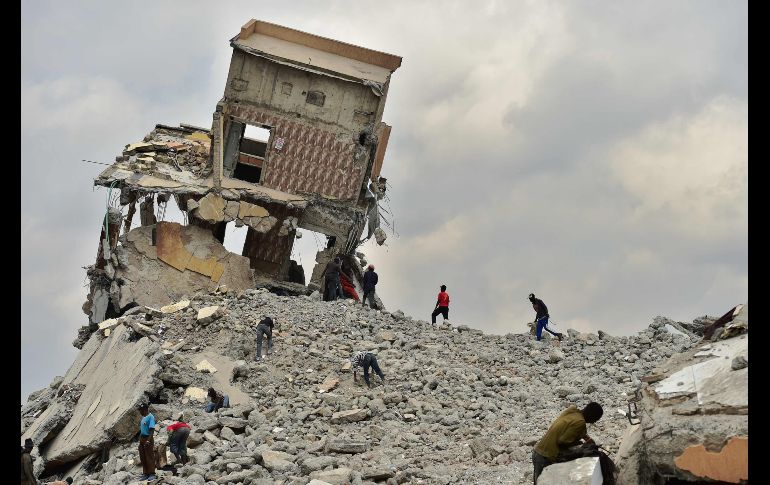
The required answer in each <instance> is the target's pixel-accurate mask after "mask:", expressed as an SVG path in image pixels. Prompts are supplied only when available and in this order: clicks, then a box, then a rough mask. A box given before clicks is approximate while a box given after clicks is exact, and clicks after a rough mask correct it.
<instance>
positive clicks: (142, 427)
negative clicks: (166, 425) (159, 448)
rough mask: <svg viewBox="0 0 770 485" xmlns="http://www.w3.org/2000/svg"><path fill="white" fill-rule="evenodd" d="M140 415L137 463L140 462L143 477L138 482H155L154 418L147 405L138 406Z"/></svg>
mask: <svg viewBox="0 0 770 485" xmlns="http://www.w3.org/2000/svg"><path fill="white" fill-rule="evenodd" d="M139 413H140V414H141V415H142V419H141V421H139V461H141V462H142V473H143V475H142V476H141V477H140V478H139V480H148V481H149V480H155V450H154V448H155V441H154V439H153V433H154V432H155V416H153V415H152V413H150V407H149V405H148V404H142V405H141V406H139Z"/></svg>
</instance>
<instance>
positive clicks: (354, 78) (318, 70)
mask: <svg viewBox="0 0 770 485" xmlns="http://www.w3.org/2000/svg"><path fill="white" fill-rule="evenodd" d="M230 46H231V47H232V48H233V49H238V50H241V51H243V52H245V53H246V54H249V55H252V56H257V57H261V58H263V59H266V60H268V61H270V62H275V63H276V64H281V65H284V66H291V67H293V68H297V69H301V70H303V71H308V72H312V73H315V74H320V75H322V76H328V77H332V78H335V79H341V80H342V81H347V82H357V83H361V84H364V85H369V84H367V83H375V84H376V85H377V88H378V89H379V91H380V92H377V91H374V88H372V92H374V94H375V95H377V96H382V92H381V91H382V89H383V85H382V83H378V82H377V81H372V80H371V79H367V78H365V77H362V76H351V75H345V74H343V73H340V72H337V71H331V70H328V69H324V68H322V67H319V66H311V65H309V64H303V63H301V62H297V61H295V60H293V59H288V58H285V57H278V56H274V55H271V54H268V53H266V52H263V51H260V50H257V49H254V48H253V47H249V46H246V45H243V44H237V43H236V42H234V41H233V42H230ZM389 79H390V78H389V77H388V80H389ZM370 87H371V86H370Z"/></svg>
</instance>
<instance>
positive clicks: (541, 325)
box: [537, 316, 556, 340]
mask: <svg viewBox="0 0 770 485" xmlns="http://www.w3.org/2000/svg"><path fill="white" fill-rule="evenodd" d="M543 330H545V331H546V332H548V333H550V334H551V335H554V336H556V332H554V331H552V330H551V329H550V328H548V316H545V317H540V318H538V319H537V339H538V340H540V337H541V336H542V335H543Z"/></svg>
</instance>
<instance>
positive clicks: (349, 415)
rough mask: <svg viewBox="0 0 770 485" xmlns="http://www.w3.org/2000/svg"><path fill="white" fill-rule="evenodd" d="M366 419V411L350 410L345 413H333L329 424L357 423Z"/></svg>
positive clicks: (367, 411) (367, 413)
mask: <svg viewBox="0 0 770 485" xmlns="http://www.w3.org/2000/svg"><path fill="white" fill-rule="evenodd" d="M368 417H369V410H368V409H350V410H347V411H339V412H336V413H334V414H333V415H332V418H331V420H330V422H331V423H332V424H341V423H355V422H358V421H363V420H364V419H366V418H368Z"/></svg>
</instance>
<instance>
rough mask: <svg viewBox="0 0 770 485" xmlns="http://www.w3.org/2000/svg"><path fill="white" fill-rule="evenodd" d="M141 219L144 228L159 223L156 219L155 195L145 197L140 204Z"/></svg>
mask: <svg viewBox="0 0 770 485" xmlns="http://www.w3.org/2000/svg"><path fill="white" fill-rule="evenodd" d="M139 219H140V220H141V224H142V225H143V226H153V225H155V223H156V222H158V221H157V219H155V194H152V195H150V196H149V197H145V198H144V200H143V201H142V203H141V204H139Z"/></svg>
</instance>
